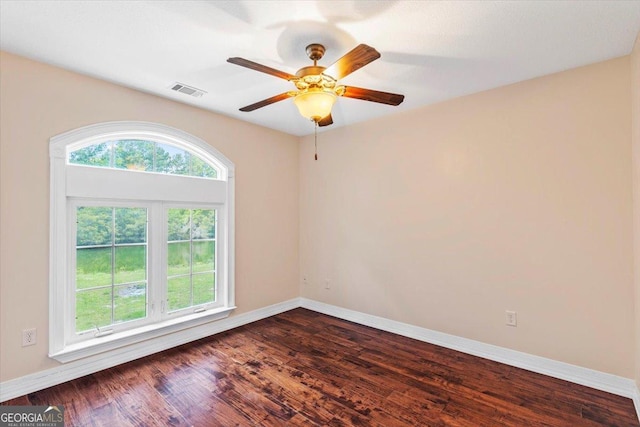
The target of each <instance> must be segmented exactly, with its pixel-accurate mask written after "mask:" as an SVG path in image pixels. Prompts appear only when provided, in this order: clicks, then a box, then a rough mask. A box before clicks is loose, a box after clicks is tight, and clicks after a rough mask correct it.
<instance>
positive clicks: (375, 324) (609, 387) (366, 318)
mask: <svg viewBox="0 0 640 427" xmlns="http://www.w3.org/2000/svg"><path fill="white" fill-rule="evenodd" d="M300 305H301V306H302V307H304V308H307V309H309V310H313V311H317V312H319V313H323V314H327V315H329V316H334V317H338V318H340V319H344V320H348V321H351V322H354V323H359V324H361V325H365V326H370V327H372V328H376V329H380V330H383V331H387V332H391V333H394V334H398V335H403V336H405V337H409V338H413V339H417V340H419V341H424V342H428V343H430V344H435V345H439V346H441V347H446V348H450V349H452V350H457V351H460V352H463V353H467V354H471V355H474V356H479V357H483V358H485V359H489V360H494V361H496V362H500V363H504V364H506V365H510V366H515V367H518V368H522V369H526V370H528V371H532V372H537V373H539V374H543V375H548V376H550V377H554V378H559V379H562V380H566V381H570V382H572V383H576V384H580V385H584V386H587V387H591V388H594V389H597V390H602V391H606V392H609V393H613V394H616V395H618V396H624V397H628V398H630V399H632V400H633V402H634V404H635V407H636V412H638V419H640V392H639V390H638V387H637V386H636V384H635V382H634V381H633V380H632V379H629V378H624V377H620V376H617V375H612V374H607V373H604V372H600V371H595V370H593V369H588V368H583V367H580V366H575V365H571V364H569V363H564V362H558V361H556V360H552V359H547V358H544V357H540V356H534V355H532V354H527V353H522V352H519V351H515V350H509V349H507V348H504V347H498V346H495V345H491V344H485V343H482V342H479V341H474V340H471V339H468V338H461V337H457V336H455V335H449V334H445V333H443V332H437V331H433V330H430V329H425V328H421V327H418V326H414V325H409V324H407V323H402V322H397V321H395V320H389V319H385V318H383V317H378V316H373V315H370V314H366V313H361V312H358V311H354V310H349V309H346V308H342V307H338V306H335V305H330V304H325V303H322V302H319V301H314V300H310V299H307V298H301V299H300Z"/></svg>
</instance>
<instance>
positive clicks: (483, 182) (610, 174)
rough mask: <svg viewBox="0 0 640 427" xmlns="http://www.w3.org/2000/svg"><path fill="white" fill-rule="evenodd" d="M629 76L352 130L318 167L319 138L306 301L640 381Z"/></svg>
mask: <svg viewBox="0 0 640 427" xmlns="http://www.w3.org/2000/svg"><path fill="white" fill-rule="evenodd" d="M629 73H630V61H629V57H623V58H619V59H615V60H611V61H607V62H603V63H599V64H595V65H591V66H587V67H583V68H579V69H574V70H570V71H566V72H562V73H558V74H554V75H550V76H546V77H542V78H538V79H535V80H530V81H526V82H522V83H518V84H514V85H511V86H507V87H503V88H498V89H495V90H491V91H487V92H483V93H479V94H475V95H471V96H467V97H463V98H458V99H455V100H452V101H448V102H445V103H441V104H438V105H434V106H431V107H427V108H421V109H418V110H413V111H411V112H407V113H403V114H399V115H396V116H391V117H388V118H384V119H380V120H377V121H371V122H367V123H361V124H358V125H354V126H349V127H344V128H338V129H335V130H332V131H328V132H324V133H321V134H320V135H319V137H318V140H319V142H318V144H319V156H320V160H319V161H317V162H314V160H313V140H312V137H306V138H304V139H303V140H302V146H301V148H300V263H301V264H300V274H301V276H305V275H306V277H307V279H308V281H309V283H308V284H307V285H302V288H301V294H302V296H304V297H308V298H312V299H315V300H319V301H323V302H327V303H330V304H335V305H338V306H342V307H346V308H349V309H353V310H358V311H361V312H365V313H369V314H373V315H378V316H382V317H385V318H390V319H394V320H398V321H402V322H406V323H409V324H413V325H418V326H421V327H425V328H429V329H434V330H437V331H442V332H445V333H449V334H454V335H457V336H462V337H466V338H470V339H474V340H478V341H482V342H485V343H490V344H495V345H498V346H503V347H506V348H510V349H515V350H520V351H524V352H527V353H531V354H535V355H540V356H543V357H548V358H552V359H555V360H559V361H563V362H568V363H571V364H575V365H579V366H583V367H588V368H592V369H597V370H600V371H604V372H608V373H611V374H616V375H621V376H623V377H627V378H632V377H633V376H634V344H633V342H634V306H633V296H634V292H633V261H632V251H633V249H632V197H631V194H632V190H631V182H632V180H631V162H630V161H629V153H630V149H631V144H630V141H631V134H630V130H631V115H630V110H629V105H630V102H631V99H630V74H629ZM427 84H428V82H427ZM406 95H407V97H410V96H411V94H406ZM341 102H342V101H341ZM355 102H358V101H353V103H355ZM353 103H349V104H348V103H347V102H345V103H344V104H343V105H342V108H345V109H346V108H351V107H352V106H353V107H355V105H354V104H353ZM325 279H329V280H330V287H331V289H329V290H327V289H324V281H325ZM505 309H509V310H515V311H517V313H518V327H517V328H513V327H508V326H505Z"/></svg>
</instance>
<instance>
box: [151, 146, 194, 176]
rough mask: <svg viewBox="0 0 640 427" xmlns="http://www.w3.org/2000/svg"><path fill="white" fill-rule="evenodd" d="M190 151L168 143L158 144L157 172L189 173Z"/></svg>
mask: <svg viewBox="0 0 640 427" xmlns="http://www.w3.org/2000/svg"><path fill="white" fill-rule="evenodd" d="M190 157H191V155H190V153H189V152H187V151H185V150H183V149H181V148H177V147H173V146H171V145H166V144H157V145H156V167H155V171H156V172H162V173H168V174H171V175H189V158H190Z"/></svg>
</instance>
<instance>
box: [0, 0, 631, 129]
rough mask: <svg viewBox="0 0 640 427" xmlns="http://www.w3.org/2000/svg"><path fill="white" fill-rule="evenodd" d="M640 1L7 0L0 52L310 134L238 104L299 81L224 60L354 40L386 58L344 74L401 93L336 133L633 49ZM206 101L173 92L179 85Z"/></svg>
mask: <svg viewBox="0 0 640 427" xmlns="http://www.w3.org/2000/svg"><path fill="white" fill-rule="evenodd" d="M638 32H640V0H639V1H426V0H425V1H357V0H352V1H346V0H345V1H264V0H263V1H205V0H201V1H159V0H155V1H96V0H91V1H63V0H59V1H52V0H48V1H34V0H32V1H14V0H0V48H1V49H2V50H5V51H8V52H12V53H16V54H18V55H22V56H26V57H29V58H33V59H36V60H38V61H42V62H46V63H50V64H53V65H57V66H60V67H63V68H66V69H70V70H73V71H77V72H79V73H83V74H87V75H90V76H94V77H98V78H101V79H104V80H108V81H111V82H115V83H118V84H121V85H124V86H128V87H132V88H135V89H138V90H141V91H144V92H149V93H153V94H156V95H159V96H163V97H166V98H170V99H174V100H176V101H180V102H184V103H188V104H192V105H195V106H198V107H201V108H205V109H208V110H211V111H214V112H216V113H220V114H224V115H227V116H231V117H236V118H238V119H241V120H246V121H249V122H252V123H256V124H259V125H262V126H266V127H269V128H273V129H277V130H280V131H282V132H286V133H289V134H293V135H306V134H309V133H312V132H313V125H312V123H311V122H309V121H307V120H305V119H303V118H302V117H301V116H300V115H299V114H298V112H297V110H296V108H295V106H294V105H293V101H292V100H291V99H287V100H285V101H281V102H278V103H276V104H272V105H270V106H267V107H264V108H262V109H259V110H256V111H253V112H249V113H243V112H240V111H238V109H239V108H240V107H243V106H245V105H248V104H252V103H254V102H257V101H259V100H262V99H264V98H268V97H270V96H272V95H276V94H279V93H282V92H285V91H287V90H291V89H293V88H294V87H293V85H292V83H290V82H287V81H286V80H282V79H278V78H276V77H273V76H269V75H267V74H263V73H259V72H256V71H253V70H249V69H245V68H242V67H239V66H237V65H233V64H229V63H227V62H226V59H227V58H228V57H232V56H240V57H243V58H246V59H249V60H252V61H255V62H259V63H261V64H264V65H267V66H270V67H273V68H277V69H280V70H282V71H286V72H289V73H292V74H294V73H295V71H296V70H297V69H298V68H300V67H302V66H305V65H310V61H309V59H308V58H307V57H306V54H305V51H304V49H305V47H306V45H308V44H310V43H318V42H319V43H322V44H324V45H325V46H326V47H327V52H326V54H325V57H324V58H323V59H322V60H321V61H320V65H325V66H328V65H330V64H331V63H333V62H334V61H335V60H336V59H338V58H339V57H340V56H342V55H343V54H345V53H346V52H348V51H349V50H351V49H352V48H353V47H355V46H356V45H357V44H359V43H366V44H368V45H370V46H373V47H375V48H376V49H377V50H378V51H379V52H380V53H381V54H382V57H381V58H380V59H378V60H377V61H374V62H372V63H371V64H369V65H367V66H366V67H364V68H362V69H360V70H358V71H356V72H354V73H353V74H351V75H349V76H348V77H346V78H345V79H343V80H342V81H341V83H343V84H351V85H354V86H359V87H365V88H370V89H376V90H382V91H387V92H395V93H401V94H404V95H405V101H404V103H403V104H401V105H400V106H399V107H391V106H387V105H382V104H376V103H371V102H366V101H361V100H355V99H347V98H340V99H338V101H337V103H336V105H335V107H334V110H333V111H334V112H333V119H334V124H333V125H332V126H331V127H330V128H335V127H337V126H344V125H346V124H350V123H355V122H359V121H363V120H370V119H373V118H376V117H380V116H384V115H387V114H393V113H397V112H399V111H403V110H407V109H413V108H416V107H420V106H423V105H428V104H433V103H436V102H440V101H443V100H446V99H450V98H454V97H458V96H461V95H466V94H470V93H474V92H479V91H483V90H487V89H490V88H494V87H497V86H502V85H506V84H510V83H514V82H518V81H522V80H526V79H530V78H533V77H537V76H541V75H545V74H550V73H554V72H558V71H562V70H566V69H570V68H574V67H578V66H581V65H586V64H590V63H594V62H598V61H603V60H606V59H610V58H615V57H618V56H622V55H627V54H628V53H629V52H630V51H631V49H632V47H633V43H634V41H635V38H636V36H637V34H638ZM176 81H177V82H181V83H184V84H187V85H191V86H195V87H197V88H200V89H203V90H205V91H206V92H207V94H206V95H205V96H204V97H202V98H193V97H189V96H187V95H184V94H181V93H176V92H173V91H170V90H169V88H170V87H171V86H172V84H173V83H174V82H176Z"/></svg>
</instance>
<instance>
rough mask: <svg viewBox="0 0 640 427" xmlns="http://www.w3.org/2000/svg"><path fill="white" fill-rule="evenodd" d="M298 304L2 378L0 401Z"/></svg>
mask: <svg viewBox="0 0 640 427" xmlns="http://www.w3.org/2000/svg"><path fill="white" fill-rule="evenodd" d="M297 307H300V299H299V298H294V299H291V300H289V301H284V302H281V303H277V304H274V305H270V306H268V307H263V308H260V309H257V310H253V311H250V312H248V313H243V314H239V315H237V316H231V317H227V318H225V319H222V320H218V321H215V322H211V323H207V324H204V325H200V326H196V327H193V328H190V329H185V330H183V331H180V332H176V333H173V334H169V335H164V336H161V337H158V338H154V339H151V340H147V341H144V342H142V343H138V344H133V345H130V346H127V347H123V348H120V349H117V350H113V351H110V352H109V354H108V357H105V355H104V354H98V355H96V356H91V357H87V358H84V359H79V360H77V361H74V362H69V363H65V364H61V365H60V366H56V367H55V368H51V369H47V370H44V371H40V372H36V373H33V374H29V375H25V376H23V377H19V378H14V379H12V380H9V381H4V382H2V383H0V402H4V401H6V400H9V399H13V398H15V397H19V396H23V395H25V394H28V393H33V392H34V391H38V390H42V389H44V388H47V387H51V386H54V385H58V384H62V383H63V382H66V381H70V380H73V379H76V378H80V377H82V376H84V375H89V374H92V373H95V372H98V371H101V370H103V369H107V368H111V367H113V366H116V365H120V364H122V363H126V362H130V361H132V360H135V359H139V358H141V357H145V356H149V355H151V354H154V353H157V352H160V351H163V350H168V349H170V348H172V347H176V346H179V345H182V344H186V343H188V342H191V341H195V340H198V339H201V338H205V337H208V336H211V335H214V334H217V333H220V332H224V331H227V330H229V329H233V328H237V327H239V326H243V325H246V324H248V323H251V322H255V321H257V320H261V319H264V318H267V317H271V316H274V315H276V314H279V313H283V312H285V311H288V310H292V309H294V308H297Z"/></svg>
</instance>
